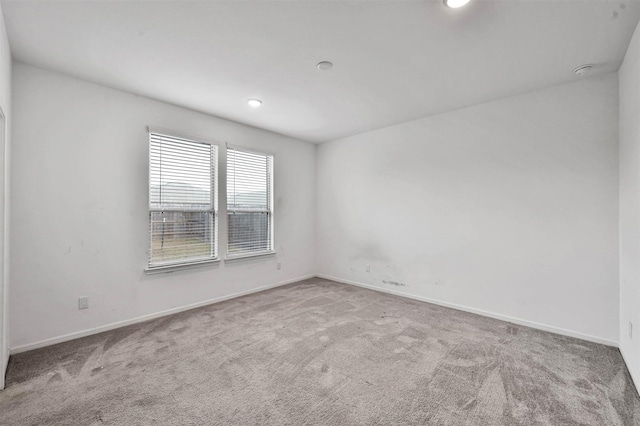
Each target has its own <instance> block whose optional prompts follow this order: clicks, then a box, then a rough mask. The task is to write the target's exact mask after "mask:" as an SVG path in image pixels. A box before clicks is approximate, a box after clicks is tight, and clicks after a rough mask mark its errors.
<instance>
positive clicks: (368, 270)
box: [367, 263, 371, 272]
mask: <svg viewBox="0 0 640 426" xmlns="http://www.w3.org/2000/svg"><path fill="white" fill-rule="evenodd" d="M367 272H371V265H369V264H368V263H367Z"/></svg>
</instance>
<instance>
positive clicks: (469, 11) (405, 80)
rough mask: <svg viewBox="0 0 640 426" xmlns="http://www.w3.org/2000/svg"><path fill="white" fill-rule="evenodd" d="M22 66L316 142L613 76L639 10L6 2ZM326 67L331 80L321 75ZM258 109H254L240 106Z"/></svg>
mask: <svg viewBox="0 0 640 426" xmlns="http://www.w3.org/2000/svg"><path fill="white" fill-rule="evenodd" d="M2 9H3V12H4V15H5V21H6V24H7V29H8V33H9V40H10V44H11V49H12V54H13V56H14V58H15V59H16V60H18V61H21V62H25V63H28V64H33V65H36V66H40V67H44V68H48V69H51V70H54V71H59V72H62V73H65V74H70V75H73V76H76V77H80V78H83V79H87V80H90V81H95V82H97V83H100V84H104V85H107V86H111V87H114V88H118V89H122V90H125V91H128V92H132V93H136V94H140V95H144V96H148V97H151V98H155V99H158V100H161V101H165V102H169V103H173V104H176V105H181V106H184V107H188V108H191V109H195V110H198V111H203V112H206V113H209V114H213V115H216V116H220V117H224V118H227V119H231V120H234V121H238V122H241V123H245V124H249V125H252V126H256V127H260V128H264V129H268V130H272V131H274V132H278V133H282V134H285V135H289V136H293V137H296V138H299V139H302V140H306V141H311V142H323V141H327V140H332V139H337V138H341V137H344V136H348V135H352V134H357V133H361V132H364V131H367V130H372V129H376V128H380V127H384V126H388V125H392V124H396V123H400V122H403V121H408V120H412V119H416V118H419V117H423V116H427V115H431V114H436V113H440V112H444V111H448V110H452V109H456V108H460V107H463V106H467V105H472V104H476V103H479V102H484V101H488V100H492V99H497V98H501V97H504V96H509V95H513V94H517V93H521V92H525V91H529V90H533V89H538V88H542V87H546V86H550V85H554V84H559V83H564V82H568V81H572V80H575V79H577V78H579V77H576V76H575V75H574V74H573V72H572V70H573V69H574V68H575V67H576V66H578V65H582V64H585V63H592V64H594V65H595V66H594V70H593V72H592V74H599V73H606V72H611V71H616V70H617V69H618V67H619V66H620V63H621V61H622V59H623V57H624V53H625V51H626V48H627V45H628V42H629V40H630V38H631V35H632V33H633V30H634V29H635V26H636V24H637V22H638V19H639V18H640V2H638V1H636V0H634V1H630V0H626V1H609V0H597V1H589V0H577V1H571V0H555V1H540V0H527V1H519V0H509V1H507V0H503V1H481V0H474V1H472V2H471V3H470V4H469V5H468V6H467V7H465V8H463V9H457V10H454V9H448V8H446V7H444V6H443V5H442V2H441V1H439V0H438V1H273V2H270V1H163V2H160V1H74V2H67V1H47V2H39V1H3V2H2ZM322 60H329V61H332V62H333V63H334V67H333V69H331V70H330V71H320V70H318V69H317V68H316V66H315V65H316V63H318V62H319V61H322ZM249 98H260V99H262V100H263V101H264V104H263V106H262V107H261V108H258V109H255V110H254V109H251V108H250V107H249V106H248V105H247V103H246V100H247V99H249Z"/></svg>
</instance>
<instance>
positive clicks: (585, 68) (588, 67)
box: [573, 65, 593, 75]
mask: <svg viewBox="0 0 640 426" xmlns="http://www.w3.org/2000/svg"><path fill="white" fill-rule="evenodd" d="M592 68H593V65H580V66H579V67H578V68H576V69H575V70H573V72H574V73H576V74H577V75H585V74H586V73H588V72H589V71H591V69H592Z"/></svg>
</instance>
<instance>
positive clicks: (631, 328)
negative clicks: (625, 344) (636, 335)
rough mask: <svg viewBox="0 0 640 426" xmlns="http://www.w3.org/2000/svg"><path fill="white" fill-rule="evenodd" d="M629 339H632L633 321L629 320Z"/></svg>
mask: <svg viewBox="0 0 640 426" xmlns="http://www.w3.org/2000/svg"><path fill="white" fill-rule="evenodd" d="M629 339H633V323H632V322H631V321H629Z"/></svg>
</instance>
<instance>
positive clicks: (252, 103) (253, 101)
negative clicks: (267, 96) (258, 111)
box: [247, 99, 262, 108]
mask: <svg viewBox="0 0 640 426" xmlns="http://www.w3.org/2000/svg"><path fill="white" fill-rule="evenodd" d="M247 103H248V104H249V106H250V107H251V108H258V107H259V106H260V105H262V101H261V100H260V99H249V100H248V101H247Z"/></svg>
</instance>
